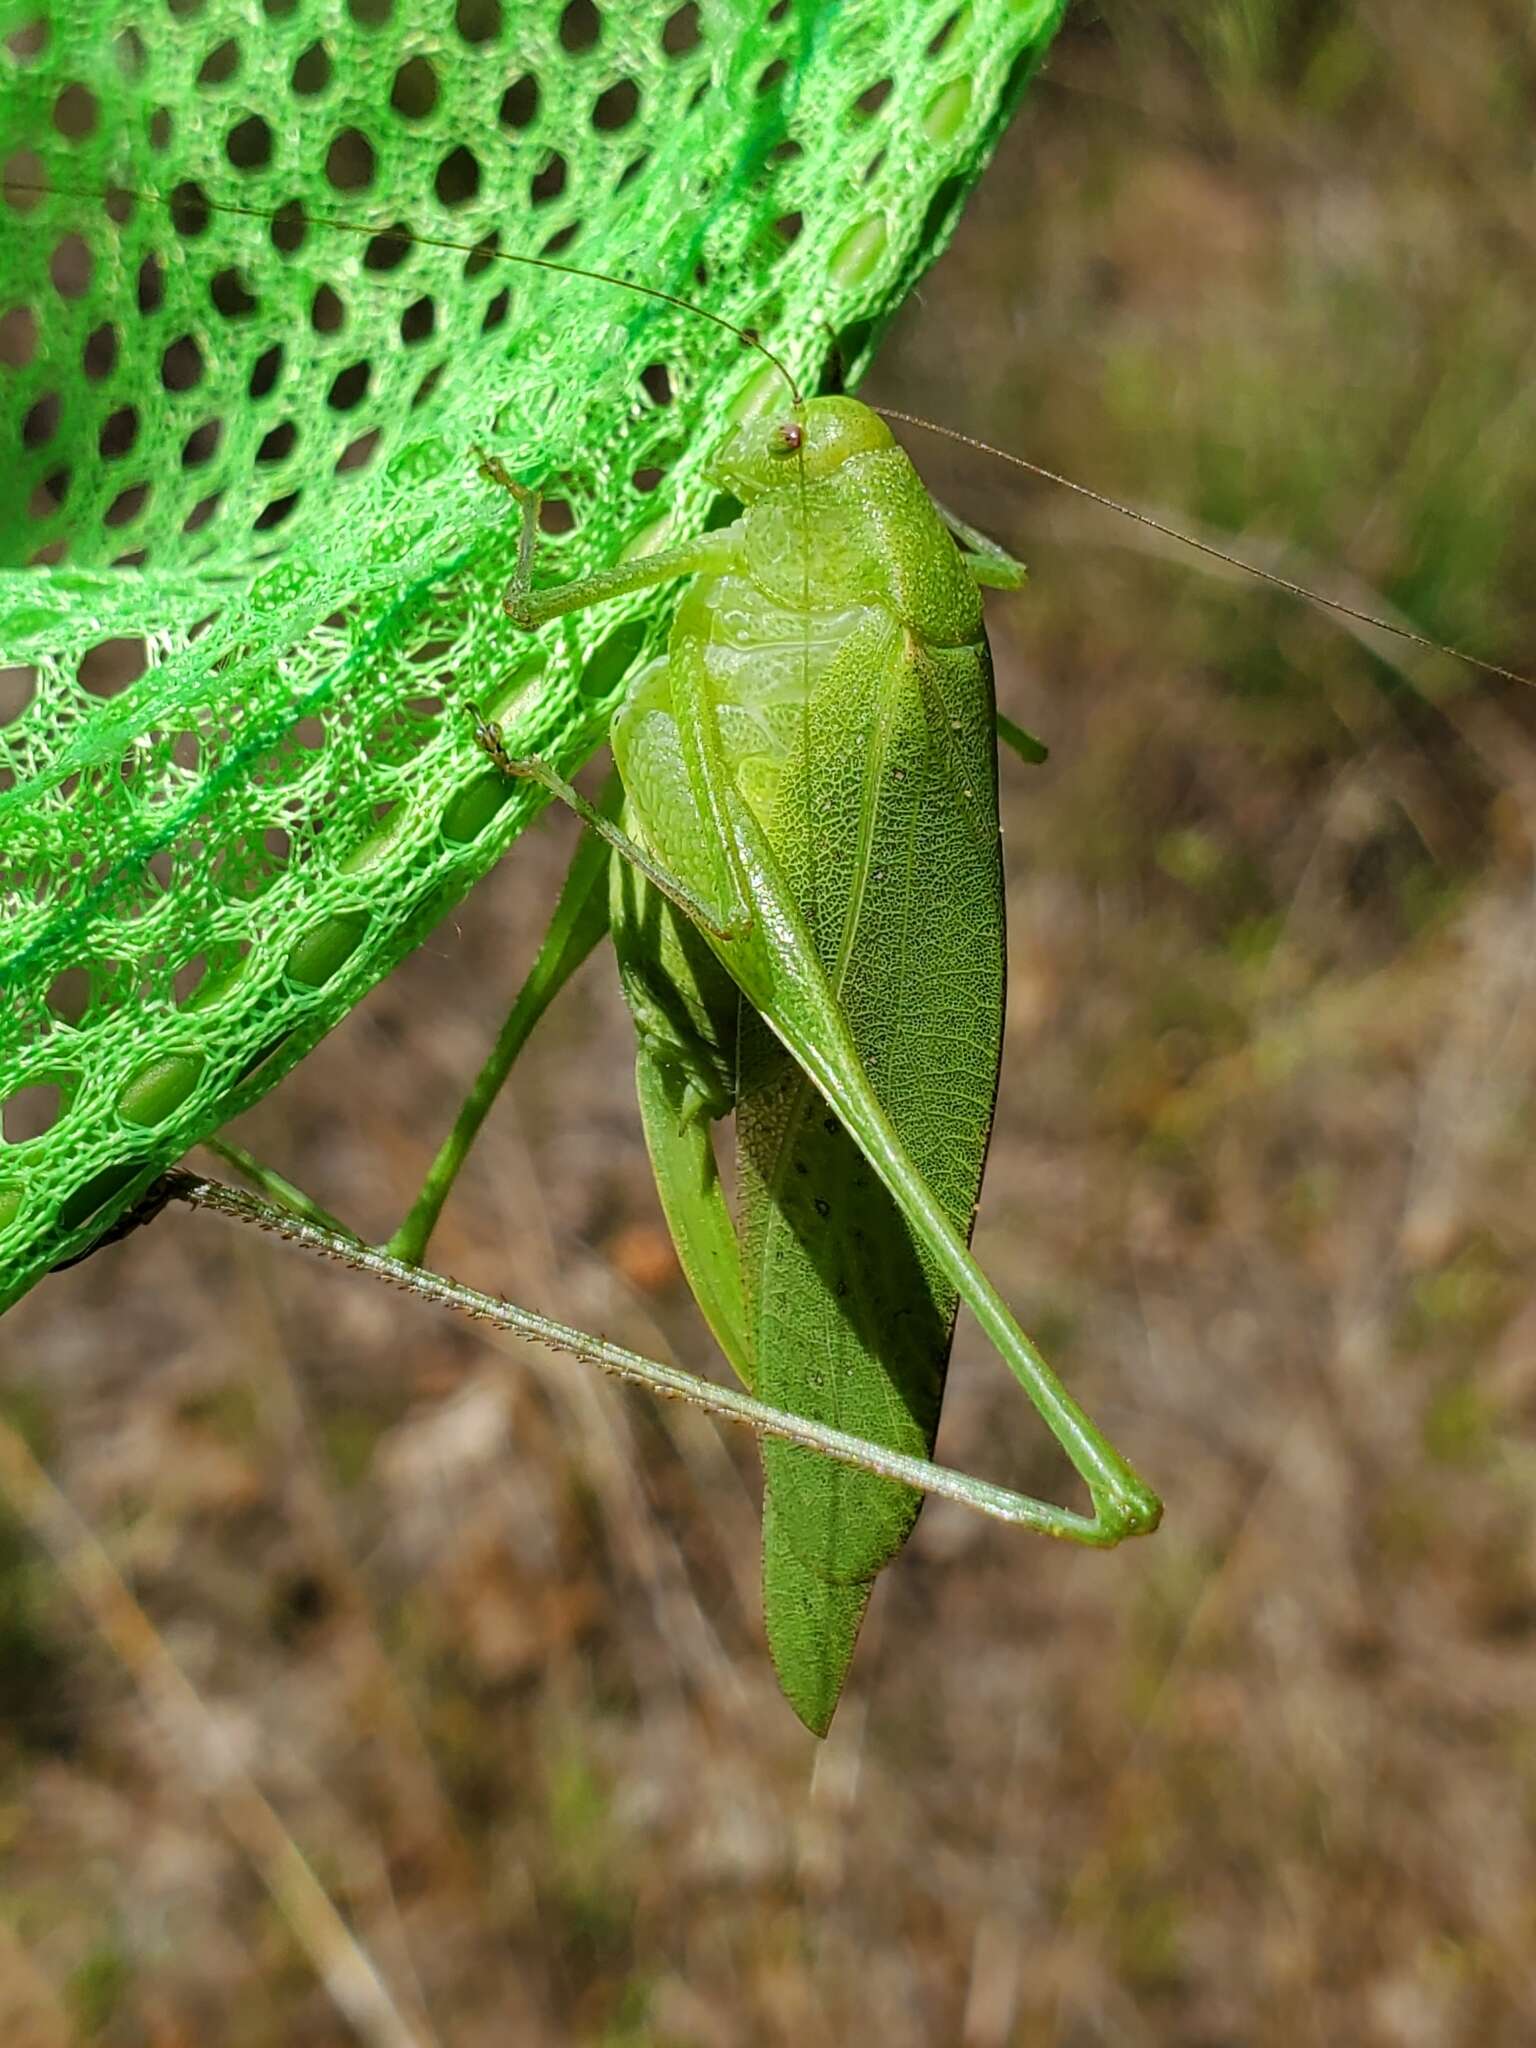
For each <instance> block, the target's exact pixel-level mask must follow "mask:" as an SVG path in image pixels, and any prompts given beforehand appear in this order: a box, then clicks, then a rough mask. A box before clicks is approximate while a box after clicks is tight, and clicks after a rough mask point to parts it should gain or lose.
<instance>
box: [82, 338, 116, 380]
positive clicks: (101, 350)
mask: <svg viewBox="0 0 1536 2048" xmlns="http://www.w3.org/2000/svg"><path fill="white" fill-rule="evenodd" d="M117 346H118V343H117V329H116V328H115V327H93V328H92V329H91V331H90V333H89V334H88V335H87V336H86V337H85V349H84V352H83V355H82V357H81V364H80V367H81V368H82V369H83V370H84V372H85V374H86V376H87V377H89V378H90V379H91V380H92V381H93V382H95V381H98V380H99V379H100V378H102V377H107V376H110V375H111V373H112V371H113V370H114V369H116V367H117Z"/></svg>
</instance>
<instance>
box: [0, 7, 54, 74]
mask: <svg viewBox="0 0 1536 2048" xmlns="http://www.w3.org/2000/svg"><path fill="white" fill-rule="evenodd" d="M48 34H49V29H48V23H47V22H46V21H44V20H43V19H42V18H41V17H39V18H38V19H37V20H36V21H25V22H23V23H22V25H21V27H20V28H13V29H12V30H11V32H10V34H9V35H8V36H7V37H6V39H5V48H6V51H7V54H8V55H10V56H12V57H14V58H15V59H16V62H17V63H18V64H31V63H33V62H35V61H36V59H37V58H39V57H41V55H42V54H43V52H44V50H46V49H47V47H48Z"/></svg>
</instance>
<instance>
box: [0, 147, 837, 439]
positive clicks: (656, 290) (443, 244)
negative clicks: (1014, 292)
mask: <svg viewBox="0 0 1536 2048" xmlns="http://www.w3.org/2000/svg"><path fill="white" fill-rule="evenodd" d="M6 183H7V186H8V188H9V190H11V191H13V192H37V193H40V194H42V195H43V196H45V197H62V198H66V199H90V200H101V199H107V198H119V199H131V200H132V201H133V202H134V204H135V205H137V206H162V207H164V208H165V209H166V211H167V212H169V213H171V214H172V215H174V214H175V213H176V211H177V210H178V208H179V209H181V210H183V211H185V212H189V213H190V212H192V211H194V210H195V209H196V208H198V207H202V208H204V209H206V211H207V212H209V213H229V214H235V215H237V216H239V217H240V218H242V219H245V220H265V221H277V220H282V221H287V220H292V221H293V222H294V223H295V225H297V226H304V227H317V228H336V229H338V230H339V231H340V232H341V233H342V234H346V235H362V236H364V237H366V238H367V239H369V240H371V241H396V242H402V243H405V244H406V245H408V246H409V247H412V248H417V247H419V248H423V249H451V250H453V251H454V252H455V253H456V254H458V255H460V256H480V257H484V258H485V259H487V260H488V261H492V262H497V263H521V264H523V265H525V266H526V267H527V268H528V269H530V270H551V271H555V272H556V273H558V275H560V276H561V277H583V278H586V279H587V280H588V282H589V283H592V284H608V285H612V286H614V287H615V289H616V290H618V291H624V292H634V293H636V294H637V296H639V297H640V298H642V299H654V300H656V301H657V303H658V304H660V305H663V306H674V307H676V308H677V309H678V311H680V312H683V313H692V314H694V315H695V316H696V317H697V318H698V319H700V320H708V321H709V322H710V324H711V325H712V326H714V327H718V328H721V329H722V330H723V331H724V332H725V333H726V334H729V335H732V336H734V337H735V339H736V340H737V341H739V342H740V343H741V344H742V346H743V347H744V348H751V349H756V351H757V353H758V354H759V355H760V356H762V357H764V358H765V360H766V361H768V362H770V363H772V365H773V367H774V368H775V369H776V370H777V371H778V373H779V375H780V376H781V377H782V378H783V379H784V382H785V383H786V384H787V385H788V386H789V390H790V395H791V397H792V398H793V400H794V402H795V404H796V405H800V404H801V403H802V402H803V401H802V398H801V394H800V386H799V384H798V383H797V382H796V381H795V377H794V373H793V372H792V371H791V370H790V368H789V365H788V364H787V363H786V362H785V361H784V360H783V358H782V357H780V356H777V355H775V354H774V352H773V350H772V349H771V348H769V346H768V344H767V343H766V342H765V341H764V340H763V338H762V336H761V335H760V334H759V333H758V332H757V329H756V328H755V327H739V326H738V325H737V324H736V322H735V321H734V320H727V319H726V317H725V315H724V314H723V313H713V312H711V311H710V309H709V307H708V306H700V305H696V304H695V303H694V301H693V300H692V299H685V298H682V297H680V296H679V295H678V294H677V293H676V292H668V291H663V290H662V289H661V287H660V286H659V285H652V284H636V283H635V282H634V280H633V279H632V278H628V277H615V276H614V275H613V274H612V272H611V271H607V270H587V269H584V268H583V266H582V265H581V264H579V263H562V262H561V261H560V260H559V258H558V257H555V256H523V255H520V254H518V253H517V251H515V250H512V249H495V248H491V247H489V246H487V244H486V243H484V242H460V241H456V240H455V239H454V238H453V237H452V236H451V235H423V234H418V233H417V231H416V230H415V229H414V228H402V227H399V226H397V225H396V224H395V223H394V222H392V221H391V222H389V223H387V224H384V223H381V222H378V221H357V220H343V219H342V218H341V217H340V216H339V215H337V214H326V213H298V214H287V213H282V214H280V213H278V212H277V211H276V210H275V209H274V208H272V207H270V206H246V205H242V204H241V203H240V202H239V201H238V200H233V199H210V198H209V197H208V195H207V193H206V192H204V191H203V189H202V187H201V186H200V185H199V186H197V187H196V190H195V193H193V192H188V193H185V194H183V195H181V196H177V195H176V194H172V195H171V196H170V197H169V198H167V196H166V195H165V193H163V192H143V191H135V190H134V188H133V187H132V186H131V185H111V186H108V187H106V188H105V189H104V190H101V191H94V192H92V191H87V190H85V189H84V188H83V187H80V186H74V185H42V184H34V183H32V182H31V181H30V180H28V179H24V178H10V179H7V180H6Z"/></svg>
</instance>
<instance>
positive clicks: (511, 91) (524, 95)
mask: <svg viewBox="0 0 1536 2048" xmlns="http://www.w3.org/2000/svg"><path fill="white" fill-rule="evenodd" d="M538 111H539V81H538V80H537V79H536V78H535V77H534V75H533V73H532V72H531V71H525V72H524V73H523V75H522V77H521V78H519V79H516V80H514V82H513V83H512V84H511V85H509V86H508V87H507V89H506V91H505V92H504V93H503V94H502V96H501V106H500V108H499V110H498V112H497V117H496V118H497V119H498V120H499V121H500V123H501V125H502V127H503V128H527V127H529V126H530V125H531V124H532V121H533V118H534V116H535V115H536V114H537V113H538Z"/></svg>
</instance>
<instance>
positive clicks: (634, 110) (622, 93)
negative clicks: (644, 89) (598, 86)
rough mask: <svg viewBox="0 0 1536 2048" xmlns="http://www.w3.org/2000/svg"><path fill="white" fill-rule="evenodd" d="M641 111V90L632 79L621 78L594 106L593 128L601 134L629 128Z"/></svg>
mask: <svg viewBox="0 0 1536 2048" xmlns="http://www.w3.org/2000/svg"><path fill="white" fill-rule="evenodd" d="M639 111H640V88H639V86H638V85H636V84H635V81H634V80H633V79H632V78H621V79H619V81H618V82H617V84H615V85H610V86H609V87H608V89H607V91H606V92H600V93H599V94H598V96H597V98H596V100H595V101H594V102H593V106H592V126H593V127H594V128H595V129H597V131H598V133H599V134H605V135H606V134H612V133H613V131H614V130H615V129H617V128H627V127H628V126H629V124H630V122H631V121H633V120H634V118H635V116H636V114H638V113H639Z"/></svg>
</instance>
